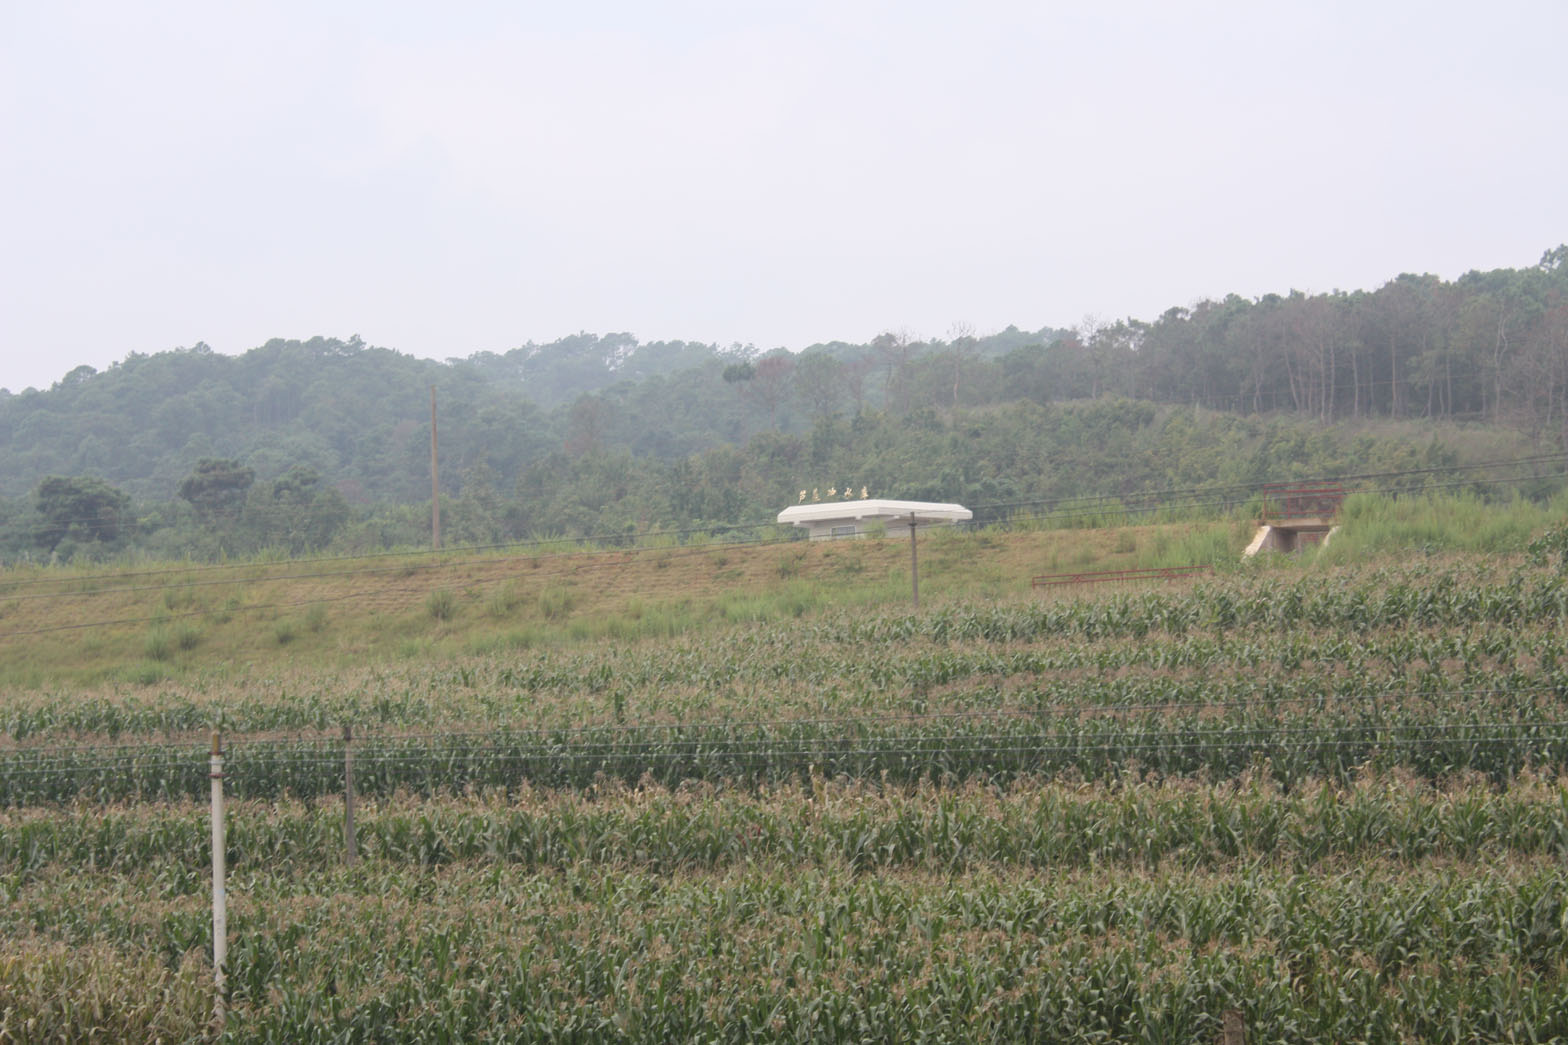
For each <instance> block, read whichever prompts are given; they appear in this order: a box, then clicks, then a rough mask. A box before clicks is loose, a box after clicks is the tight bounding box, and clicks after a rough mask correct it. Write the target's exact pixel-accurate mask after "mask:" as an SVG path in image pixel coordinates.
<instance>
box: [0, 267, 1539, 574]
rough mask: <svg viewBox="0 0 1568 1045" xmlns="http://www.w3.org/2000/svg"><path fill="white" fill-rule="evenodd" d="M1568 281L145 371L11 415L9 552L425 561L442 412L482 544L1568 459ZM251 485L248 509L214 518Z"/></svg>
mask: <svg viewBox="0 0 1568 1045" xmlns="http://www.w3.org/2000/svg"><path fill="white" fill-rule="evenodd" d="M1565 261H1568V247H1559V248H1556V249H1555V250H1552V251H1548V252H1547V253H1546V254H1545V255H1544V256H1543V258H1542V259H1541V261H1540V263H1539V264H1537V265H1535V266H1532V267H1530V268H1525V269H1503V270H1495V271H1491V272H1472V273H1468V274H1466V275H1464V276H1462V277H1460V278H1459V279H1457V280H1454V281H1451V282H1449V281H1444V280H1441V279H1439V278H1437V277H1435V276H1429V275H1428V276H1414V275H1402V276H1399V277H1397V278H1395V279H1393V280H1390V281H1389V282H1388V283H1386V284H1385V285H1384V286H1382V287H1380V288H1377V289H1376V290H1371V291H1355V292H1339V291H1335V292H1332V293H1327V294H1317V295H1307V294H1303V293H1299V292H1291V293H1289V294H1286V295H1265V296H1264V297H1262V298H1259V299H1256V300H1249V299H1244V298H1241V297H1238V296H1235V295H1231V296H1228V297H1226V298H1225V299H1223V300H1221V301H1203V302H1199V303H1197V304H1194V305H1192V306H1190V307H1182V308H1172V309H1170V310H1168V311H1167V312H1165V313H1164V314H1163V315H1161V316H1160V317H1158V318H1157V319H1154V320H1152V321H1141V320H1134V319H1127V320H1122V321H1118V322H1115V323H1104V324H1085V325H1082V326H1080V327H1078V328H1074V329H1066V330H1060V329H1052V328H1041V329H1039V330H1034V331H1028V330H1020V329H1017V328H1014V327H1009V328H1007V329H1006V330H1003V331H1000V332H996V333H993V334H989V335H984V336H977V335H976V334H975V333H974V332H973V331H972V330H970V329H967V328H965V327H962V326H958V327H955V328H953V329H951V330H949V331H947V332H946V333H945V334H944V335H943V336H942V337H920V336H917V335H915V334H912V333H909V332H900V331H888V332H884V333H882V334H880V335H878V336H877V337H875V338H873V339H872V340H870V341H868V342H865V343H851V342H832V343H827V344H821V345H814V346H811V347H810V348H808V349H806V350H805V351H802V352H800V353H790V352H786V351H784V350H782V349H777V350H773V351H768V352H762V351H758V350H757V349H756V348H755V347H753V346H742V345H730V346H727V347H721V346H717V345H704V344H700V343H695V342H654V343H646V344H645V343H639V342H638V341H637V340H636V339H635V338H633V337H631V336H630V335H628V334H622V333H611V334H605V335H594V334H586V333H584V334H577V335H573V336H571V337H567V338H562V339H560V340H558V341H555V342H551V343H549V344H543V345H536V344H532V343H530V344H527V345H523V346H520V347H518V348H516V349H512V350H509V351H507V352H504V353H478V354H475V355H471V356H469V357H467V358H464V359H449V360H447V361H445V362H434V361H430V360H420V359H415V358H413V357H410V356H407V355H404V354H401V353H398V352H395V351H392V350H389V349H385V348H376V347H373V346H369V345H366V344H365V343H364V342H363V341H362V340H360V339H359V338H357V337H355V338H350V339H348V340H346V341H343V340H337V339H332V338H320V337H318V338H313V339H310V340H308V341H286V340H281V339H275V340H273V341H269V342H268V343H267V344H266V345H263V346H261V347H259V348H256V349H253V350H251V351H249V352H246V353H244V354H243V355H240V356H234V357H231V356H224V355H220V354H218V353H215V352H213V351H211V350H210V349H209V348H207V347H206V346H205V345H201V344H198V345H196V346H194V347H191V348H184V349H176V350H172V351H169V352H160V353H154V354H150V355H147V354H132V355H131V356H128V357H127V358H126V359H125V360H124V361H122V362H121V363H118V364H116V365H114V366H111V367H110V368H108V369H107V370H105V371H103V372H101V373H99V372H96V371H94V370H93V369H92V368H90V367H79V368H77V369H76V370H74V371H72V372H71V373H69V374H67V375H66V376H65V377H64V378H63V379H62V380H61V381H59V382H58V383H56V384H55V385H54V386H53V387H52V388H49V389H45V390H37V389H28V390H25V391H23V392H20V393H12V392H9V391H5V390H0V554H4V555H6V556H7V557H9V558H15V557H17V556H21V555H34V556H36V555H40V554H46V555H53V556H55V557H62V556H61V555H60V549H61V545H62V543H63V544H64V547H65V549H66V551H68V552H69V551H71V549H73V548H90V549H96V550H97V551H100V552H101V551H104V550H106V549H111V548H114V547H117V546H120V545H122V544H124V543H125V542H127V541H130V542H132V543H138V542H139V544H138V546H143V545H147V546H151V547H158V548H163V549H164V550H168V551H170V552H177V551H180V550H183V551H184V552H185V553H187V554H195V555H217V554H240V553H245V552H248V551H254V550H257V549H263V548H274V549H279V550H282V551H298V550H315V549H320V548H323V547H328V546H333V545H334V544H338V545H343V544H352V545H354V546H356V547H360V546H364V547H370V546H393V545H397V544H400V543H406V544H417V543H422V542H424V541H426V540H427V539H428V536H429V507H430V505H429V496H430V493H429V491H430V477H429V448H430V414H429V397H430V390H431V389H432V388H434V389H435V391H436V396H437V400H438V403H439V413H440V418H439V426H440V445H441V476H442V483H441V491H442V497H443V502H444V504H443V518H444V519H446V520H447V526H446V527H445V528H447V529H448V530H449V533H450V534H451V535H452V537H454V538H455V539H463V540H473V541H487V540H510V539H517V538H521V537H528V536H542V535H561V536H575V535H582V534H588V533H603V532H614V533H625V532H630V531H633V530H635V531H637V532H645V531H647V530H649V529H651V528H669V529H676V528H682V527H701V526H709V527H713V526H720V525H730V524H737V523H750V522H758V521H762V520H765V519H768V518H771V515H772V513H774V512H776V511H777V510H778V508H780V507H782V506H783V505H784V504H787V503H793V501H794V499H795V498H796V497H797V496H798V495H799V492H800V489H801V488H803V487H804V488H814V487H820V488H823V489H825V488H828V487H829V486H837V485H842V484H843V483H846V482H847V483H851V484H852V485H853V487H854V488H856V489H859V488H860V487H862V486H864V487H867V488H868V489H871V490H872V491H873V492H874V493H875V494H878V495H888V496H922V497H927V496H929V497H937V498H940V499H966V500H969V501H975V502H977V503H992V502H995V503H1007V502H1011V501H1018V500H1027V499H1030V498H1036V499H1039V498H1050V497H1062V496H1085V495H1096V496H1099V495H1125V494H1128V493H1132V492H1137V491H1140V490H1147V489H1155V488H1159V487H1161V486H1162V485H1192V484H1195V483H1219V482H1222V481H1228V480H1235V479H1237V478H1238V477H1241V478H1242V479H1248V478H1256V479H1257V481H1269V480H1273V479H1280V478H1288V477H1289V474H1287V473H1294V474H1331V473H1333V472H1335V471H1337V470H1340V469H1342V468H1344V467H1351V468H1354V467H1361V466H1363V465H1367V466H1371V465H1373V464H1381V463H1386V462H1389V461H1396V462H1397V461H1403V460H1406V459H1411V458H1413V457H1420V456H1421V455H1422V454H1430V453H1431V452H1433V451H1431V450H1430V448H1428V449H1426V450H1421V451H1419V452H1417V451H1416V450H1414V449H1412V447H1413V446H1415V444H1414V443H1411V444H1410V445H1405V446H1400V445H1397V444H1398V443H1399V441H1398V440H1392V441H1388V440H1385V441H1383V442H1378V441H1376V440H1374V441H1373V442H1374V443H1375V444H1376V445H1363V443H1364V442H1365V441H1364V440H1358V439H1356V438H1354V437H1351V436H1348V435H1342V434H1335V432H1334V426H1337V425H1340V424H1341V423H1347V422H1348V423H1350V424H1351V425H1352V426H1353V425H1354V424H1355V423H1356V422H1359V421H1362V420H1364V419H1368V418H1379V419H1384V418H1392V419H1396V420H1401V421H1404V420H1412V419H1413V420H1422V421H1427V420H1429V421H1434V422H1436V421H1465V422H1469V421H1479V422H1485V423H1487V424H1489V425H1494V426H1502V427H1504V428H1508V429H1512V430H1514V431H1517V432H1520V433H1524V434H1525V436H1526V437H1527V438H1528V439H1529V440H1531V441H1533V444H1534V445H1536V446H1543V447H1547V448H1550V447H1562V446H1564V445H1568V265H1565V264H1564V262H1565ZM1195 407H1196V408H1199V411H1198V412H1197V413H1194V412H1193V408H1195ZM1385 443H1386V444H1387V445H1384V444H1385ZM1438 456H1439V457H1441V456H1442V454H1441V453H1438ZM1238 461H1239V462H1243V463H1244V464H1243V465H1238V464H1237V462H1238ZM1303 469H1305V472H1304V473H1303V471H1302V470H1303ZM241 475H248V476H249V479H248V480H247V482H246V483H245V484H244V485H243V490H242V491H239V492H233V491H231V493H232V496H233V499H232V501H230V502H226V503H217V502H215V501H214V500H213V497H214V496H215V494H214V493H213V491H214V490H216V489H217V488H218V487H221V485H222V482H225V481H228V482H238V479H237V477H238V476H241ZM225 477H226V478H225ZM89 480H91V482H95V483H97V484H99V485H98V486H92V485H91V483H90V482H89ZM62 484H64V485H62ZM204 484H205V485H204ZM214 484H216V485H214ZM100 487H101V488H100ZM106 490H111V491H115V492H117V493H119V494H120V495H121V496H122V497H123V498H124V501H123V503H122V502H119V501H115V500H114V498H112V497H110V496H109V495H108V494H107V493H105V491H106ZM204 491H205V492H204ZM78 501H79V502H82V503H84V504H87V505H88V507H86V508H83V507H82V506H81V504H77V505H76V507H68V505H71V504H73V503H74V502H78ZM448 502H449V503H448ZM84 518H88V519H90V518H98V519H108V518H113V519H114V520H116V521H117V522H116V524H115V525H114V526H108V525H107V524H104V525H102V526H88V525H86V524H84V523H83V522H82V521H81V520H82V519H84ZM51 519H52V520H54V521H53V522H50V520H51ZM63 519H70V520H73V521H72V522H70V523H69V524H68V525H65V527H64V528H63V529H62V527H61V522H60V520H63ZM73 527H74V529H73ZM153 534H163V535H164V537H162V538H159V539H156V540H155V539H154V538H153V537H152V535H153ZM149 542H150V543H149Z"/></svg>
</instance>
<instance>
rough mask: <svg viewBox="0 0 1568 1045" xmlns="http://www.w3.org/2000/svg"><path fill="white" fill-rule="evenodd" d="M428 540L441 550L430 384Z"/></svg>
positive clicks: (433, 391)
mask: <svg viewBox="0 0 1568 1045" xmlns="http://www.w3.org/2000/svg"><path fill="white" fill-rule="evenodd" d="M430 540H431V547H433V548H435V550H436V551H440V550H441V480H440V475H439V473H438V472H437V471H436V386H435V385H431V386H430Z"/></svg>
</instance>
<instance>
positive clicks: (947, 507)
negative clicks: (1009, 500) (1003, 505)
mask: <svg viewBox="0 0 1568 1045" xmlns="http://www.w3.org/2000/svg"><path fill="white" fill-rule="evenodd" d="M973 514H974V513H973V512H971V511H970V510H969V509H968V508H965V507H964V506H963V505H961V504H938V503H936V502H934V501H887V500H869V501H820V502H817V503H814V504H797V505H793V506H791V507H789V508H786V509H784V510H783V511H782V512H779V522H781V523H794V524H795V525H796V526H811V525H817V526H822V525H825V524H826V523H828V522H829V521H830V520H839V519H842V520H844V521H845V522H860V521H863V520H866V519H882V520H885V521H887V522H889V523H904V524H905V525H908V523H909V519H910V516H914V520H915V525H917V526H938V525H941V524H943V523H954V522H962V521H963V520H965V519H968V518H970V517H971V516H972V515H973Z"/></svg>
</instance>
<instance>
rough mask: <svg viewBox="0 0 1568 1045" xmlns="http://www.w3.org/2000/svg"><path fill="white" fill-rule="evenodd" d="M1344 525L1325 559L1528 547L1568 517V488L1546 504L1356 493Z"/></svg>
mask: <svg viewBox="0 0 1568 1045" xmlns="http://www.w3.org/2000/svg"><path fill="white" fill-rule="evenodd" d="M1339 522H1340V529H1339V532H1338V533H1336V534H1335V535H1334V538H1333V540H1332V541H1331V542H1330V543H1329V546H1328V547H1327V548H1324V549H1323V551H1322V553H1321V555H1320V556H1319V558H1320V560H1321V561H1322V562H1324V563H1328V564H1343V563H1350V562H1359V561H1364V560H1366V559H1369V558H1372V557H1375V556H1378V555H1386V554H1388V553H1390V552H1423V553H1426V552H1439V551H1442V552H1452V551H1462V552H1475V553H1485V554H1493V555H1509V554H1516V553H1519V552H1522V551H1524V549H1525V546H1526V545H1527V544H1529V542H1530V539H1531V538H1532V537H1534V536H1537V535H1539V534H1540V533H1541V532H1542V531H1543V530H1545V529H1547V528H1550V527H1555V526H1562V525H1563V524H1564V523H1565V522H1568V493H1559V494H1557V495H1556V496H1555V497H1553V498H1552V499H1551V500H1550V501H1548V502H1547V503H1545V504H1541V503H1538V502H1535V501H1529V500H1526V499H1524V498H1522V497H1515V498H1514V499H1512V500H1510V501H1507V502H1505V503H1502V504H1494V503H1489V502H1487V501H1485V500H1483V499H1482V498H1481V497H1479V496H1477V495H1476V494H1474V493H1469V492H1464V493H1454V494H1447V493H1429V494H1426V495H1424V496H1412V497H1386V496H1383V495H1380V494H1352V495H1351V496H1349V497H1347V498H1345V503H1344V504H1343V505H1342V506H1341V508H1340V512H1339Z"/></svg>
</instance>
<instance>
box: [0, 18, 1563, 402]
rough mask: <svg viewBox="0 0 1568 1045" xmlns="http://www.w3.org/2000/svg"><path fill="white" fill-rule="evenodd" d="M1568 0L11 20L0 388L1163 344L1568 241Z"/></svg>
mask: <svg viewBox="0 0 1568 1045" xmlns="http://www.w3.org/2000/svg"><path fill="white" fill-rule="evenodd" d="M1565 41H1568V4H1564V3H1562V2H1561V0H1539V2H1528V0H1500V2H1494V3H1491V4H1487V5H1482V4H1477V3H1474V2H1473V0H1470V2H1464V3H1460V2H1450V0H1421V2H1406V0H1386V2H1383V0H1356V2H1348V3H1335V2H1325V0H1311V2H1300V3H1268V2H1261V3H1260V2H1258V0H1247V2H1234V3H1232V2H1218V0H1216V2H1176V0H1171V2H1150V3H1130V2H1129V3H1119V2H1105V3H1093V4H1090V3H1071V4H1069V3H1049V2H994V3H992V2H986V0H977V2H973V3H970V4H966V5H958V4H953V3H924V2H914V0H899V2H887V3H878V2H860V0H822V2H818V0H789V2H781V3H761V2H759V3H751V2H746V0H713V2H706V0H685V2H682V0H661V2H659V3H648V2H626V3H613V2H594V0H577V2H574V3H563V2H555V3H551V4H548V5H546V4H538V3H527V2H522V3H519V2H516V0H508V2H497V3H461V2H455V3H450V4H441V5H437V4H428V3H402V2H389V0H377V2H375V3H370V2H347V3H336V4H334V3H322V2H320V0H311V2H308V3H306V2H297V3H296V2H290V0H281V2H280V0H270V2H267V3H241V4H226V3H213V2H211V0H201V2H190V3H163V2H159V0H149V2H148V3H145V4H130V3H123V2H97V0H87V2H73V0H49V2H46V3H24V2H22V0H0V85H3V90H0V199H3V201H4V202H3V204H0V214H3V224H0V386H3V387H8V388H10V389H12V390H13V391H14V390H20V389H22V388H25V387H27V386H30V385H32V386H38V387H47V386H48V385H50V384H52V383H53V382H54V381H56V380H57V379H58V378H59V377H60V376H61V375H63V374H64V373H65V372H66V371H68V370H70V369H71V368H72V367H75V366H77V365H79V364H82V363H89V364H91V365H93V366H95V367H98V368H103V367H105V366H107V365H109V364H110V363H112V362H114V361H116V360H119V359H123V358H124V357H125V355H126V354H127V353H129V352H133V351H134V352H156V351H160V350H163V349H168V348H174V347H177V346H188V345H191V344H194V343H195V342H197V341H205V342H207V343H208V344H209V345H211V346H212V347H213V348H215V349H217V350H219V351H222V352H232V353H237V352H242V351H244V350H246V349H248V348H252V347H254V346H256V345H259V344H261V343H262V342H264V341H266V340H267V339H268V338H272V337H297V338H306V337H310V336H312V335H315V334H323V335H328V336H337V337H343V338H347V337H349V336H350V335H353V334H356V333H357V334H359V335H361V336H362V337H363V338H364V339H365V340H366V341H368V342H370V343H371V344H376V345H384V346H387V347H390V348H395V349H399V350H401V351H404V352H409V353H413V354H415V355H420V356H429V357H433V358H448V357H460V356H467V355H469V354H470V353H473V352H477V351H504V350H506V349H508V348H513V347H516V346H518V345H521V344H524V343H526V342H528V341H535V342H547V341H552V340H554V339H556V338H558V337H561V336H564V335H567V334H571V333H576V332H578V331H581V330H586V331H591V332H598V333H606V332H610V331H629V332H631V333H632V334H634V335H636V336H637V337H638V338H640V339H641V340H644V341H651V340H659V339H670V338H679V339H683V340H693V341H703V342H716V343H719V344H721V345H728V344H731V343H733V342H740V343H751V344H755V345H756V346H757V347H759V348H763V349H766V348H772V347H775V346H780V345H782V346H786V347H788V348H791V349H799V348H803V347H805V346H807V345H809V344H812V343H813V342H817V341H827V340H834V339H841V340H848V341H866V340H869V339H871V338H872V337H874V336H875V335H876V334H877V333H879V332H881V331H883V330H889V329H891V330H900V331H907V332H909V333H911V334H914V335H917V336H923V337H943V336H946V335H947V334H948V333H949V332H950V331H952V330H953V329H954V328H955V324H967V325H968V326H969V327H971V328H973V330H974V331H975V332H976V333H980V334H985V333H989V332H991V331H993V330H996V329H1000V328H1002V327H1005V326H1006V325H1008V324H1014V325H1017V326H1019V327H1024V328H1029V329H1035V328H1039V327H1042V326H1053V327H1055V326H1069V325H1074V324H1078V323H1081V322H1083V321H1085V320H1086V319H1095V320H1109V319H1115V318H1119V317H1125V316H1136V317H1139V318H1146V319H1152V318H1154V317H1155V316H1157V315H1158V314H1159V313H1160V312H1163V311H1164V310H1165V309H1167V308H1169V307H1171V306H1172V305H1187V304H1191V303H1192V302H1193V301H1196V300H1198V299H1201V298H1203V297H1218V296H1223V295H1224V294H1226V293H1229V292H1236V293H1240V294H1244V295H1247V296H1256V295H1260V294H1264V293H1268V292H1271V291H1277V292H1286V291H1289V290H1290V289H1292V288H1295V289H1300V290H1304V291H1308V292H1320V291H1328V290H1333V289H1347V290H1348V289H1357V288H1369V289H1370V288H1374V287H1376V286H1379V285H1381V284H1382V283H1383V282H1386V281H1387V280H1388V279H1390V278H1392V277H1393V276H1395V275H1397V274H1398V273H1400V272H1407V271H1408V272H1433V273H1436V274H1438V275H1440V276H1443V277H1444V278H1450V279H1451V278H1454V277H1456V276H1458V275H1460V274H1462V273H1463V272H1465V271H1467V270H1469V269H1487V268H1496V267H1523V266H1528V265H1533V264H1535V263H1536V262H1537V261H1538V260H1539V259H1540V256H1541V254H1542V253H1543V252H1544V251H1545V250H1547V249H1548V248H1550V247H1554V246H1556V245H1558V244H1559V243H1563V242H1565V241H1568V126H1565V124H1568V87H1565V84H1568V79H1565V77H1564V76H1563V75H1562V49H1563V47H1564V43H1565Z"/></svg>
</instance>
